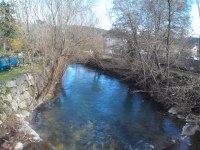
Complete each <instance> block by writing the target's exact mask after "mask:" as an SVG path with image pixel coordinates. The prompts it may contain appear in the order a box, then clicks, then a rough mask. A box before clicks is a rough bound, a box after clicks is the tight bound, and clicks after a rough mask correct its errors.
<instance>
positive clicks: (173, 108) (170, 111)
mask: <svg viewBox="0 0 200 150" xmlns="http://www.w3.org/2000/svg"><path fill="white" fill-rule="evenodd" d="M168 112H169V113H170V114H173V115H176V114H177V109H176V108H175V107H172V108H170V109H169V110H168Z"/></svg>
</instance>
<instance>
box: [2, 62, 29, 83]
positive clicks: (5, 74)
mask: <svg viewBox="0 0 200 150" xmlns="http://www.w3.org/2000/svg"><path fill="white" fill-rule="evenodd" d="M29 70H30V66H28V67H19V68H14V69H12V70H8V71H4V72H0V82H2V81H7V80H11V79H12V78H14V77H16V76H18V75H20V74H23V73H26V72H28V71H29Z"/></svg>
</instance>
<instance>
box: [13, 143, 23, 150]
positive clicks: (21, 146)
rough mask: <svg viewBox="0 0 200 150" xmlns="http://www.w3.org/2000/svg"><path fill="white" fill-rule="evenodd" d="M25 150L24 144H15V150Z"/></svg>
mask: <svg viewBox="0 0 200 150" xmlns="http://www.w3.org/2000/svg"><path fill="white" fill-rule="evenodd" d="M22 149H23V144H22V143H21V142H17V143H16V144H15V147H14V150H22Z"/></svg>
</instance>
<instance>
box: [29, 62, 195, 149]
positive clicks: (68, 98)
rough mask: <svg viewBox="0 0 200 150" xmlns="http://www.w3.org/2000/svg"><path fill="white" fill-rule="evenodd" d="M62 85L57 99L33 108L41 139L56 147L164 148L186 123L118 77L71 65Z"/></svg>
mask: <svg viewBox="0 0 200 150" xmlns="http://www.w3.org/2000/svg"><path fill="white" fill-rule="evenodd" d="M63 88H64V91H63V93H62V95H61V96H60V97H59V99H58V100H57V101H55V102H51V101H49V102H48V103H47V104H46V105H44V106H43V110H42V111H39V110H38V111H36V112H35V120H34V123H33V128H34V129H35V130H36V132H38V133H39V134H40V135H41V137H42V138H43V139H44V141H43V143H48V145H51V146H53V147H55V149H58V150H61V149H66V150H68V149H70V150H118V149H119V150H133V149H135V150H151V149H163V148H164V147H167V146H169V145H170V144H171V143H172V142H171V141H172V140H173V139H176V138H179V137H180V134H181V130H182V126H183V122H180V121H177V120H176V119H175V118H173V117H170V116H164V115H162V113H160V111H159V108H160V106H159V105H158V104H157V103H155V102H153V101H151V100H149V99H147V98H145V97H144V96H143V95H142V94H141V93H133V92H131V91H130V90H129V86H128V85H127V84H126V83H123V82H121V81H119V80H118V79H116V78H114V77H111V76H108V75H105V74H102V73H101V72H98V71H95V70H92V69H88V68H86V67H84V66H82V65H71V66H69V67H68V68H67V71H66V74H65V76H64V78H63ZM191 143H192V139H190V138H187V139H185V140H184V141H182V142H180V143H179V144H176V145H175V146H174V147H173V149H179V150H185V149H189V148H190V144H191ZM39 149H45V146H44V147H43V148H39ZM46 149H47V148H46Z"/></svg>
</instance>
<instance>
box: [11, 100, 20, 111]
mask: <svg viewBox="0 0 200 150" xmlns="http://www.w3.org/2000/svg"><path fill="white" fill-rule="evenodd" d="M11 107H12V109H13V110H14V111H17V110H18V104H17V102H15V101H12V102H11Z"/></svg>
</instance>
